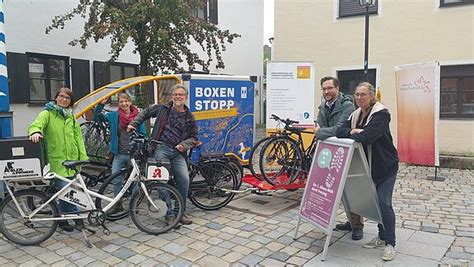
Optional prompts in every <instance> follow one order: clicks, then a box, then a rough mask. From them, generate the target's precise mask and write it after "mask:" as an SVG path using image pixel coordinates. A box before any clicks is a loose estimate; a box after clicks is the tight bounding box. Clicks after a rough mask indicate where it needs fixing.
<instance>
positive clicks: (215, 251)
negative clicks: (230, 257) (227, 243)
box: [206, 246, 229, 257]
mask: <svg viewBox="0 0 474 267" xmlns="http://www.w3.org/2000/svg"><path fill="white" fill-rule="evenodd" d="M228 252H229V250H228V249H226V248H221V247H216V246H214V247H210V248H208V249H207V250H206V253H208V254H210V255H214V256H216V257H222V256H224V255H225V254H227V253H228Z"/></svg>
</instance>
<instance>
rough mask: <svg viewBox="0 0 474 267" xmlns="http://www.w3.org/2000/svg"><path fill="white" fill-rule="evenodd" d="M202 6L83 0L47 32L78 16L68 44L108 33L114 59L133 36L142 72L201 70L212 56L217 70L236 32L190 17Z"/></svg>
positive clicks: (199, 0)
mask: <svg viewBox="0 0 474 267" xmlns="http://www.w3.org/2000/svg"><path fill="white" fill-rule="evenodd" d="M205 4H206V0H81V1H80V3H79V4H78V5H77V6H76V7H75V8H74V9H73V10H71V11H69V12H68V13H66V14H64V15H60V16H56V17H54V18H53V20H52V24H51V25H50V26H49V27H47V28H46V33H49V32H50V31H52V30H54V29H63V28H64V26H65V24H66V22H67V21H70V20H71V19H73V18H74V17H75V16H81V17H82V18H84V19H85V23H84V32H83V34H82V36H80V37H79V38H78V39H74V40H72V41H71V42H70V43H69V44H70V45H73V46H75V45H80V46H81V47H82V48H85V47H86V46H87V42H88V41H90V40H91V39H92V40H94V41H95V42H98V41H99V40H101V39H104V38H106V37H110V39H111V52H110V53H111V61H114V60H116V59H117V58H118V56H119V55H120V53H121V51H122V49H123V48H124V46H125V45H126V44H127V42H129V41H130V40H131V41H132V42H133V43H134V45H135V50H134V53H138V54H139V55H140V64H139V74H140V75H152V74H156V73H158V72H159V71H162V72H163V73H168V72H184V71H185V69H184V68H183V67H182V66H180V64H181V63H183V62H185V63H187V65H188V68H189V69H188V71H195V70H196V67H197V66H201V67H202V71H204V72H208V71H209V67H210V66H211V64H212V62H213V60H214V59H213V56H214V58H215V61H216V65H215V66H216V68H224V67H225V65H224V61H223V59H222V52H223V51H225V50H226V43H232V42H233V41H234V39H235V38H238V37H240V35H239V34H236V33H230V32H229V30H221V29H219V28H217V26H216V25H214V24H211V23H209V22H207V21H205V20H203V19H200V18H198V17H196V16H194V15H193V12H195V11H196V10H197V9H199V8H203V7H205ZM193 42H195V43H197V44H198V45H199V46H200V49H201V50H202V51H203V52H204V53H205V54H206V56H207V58H206V59H202V58H201V57H200V56H199V54H198V52H195V51H192V50H191V44H192V43H193ZM201 53H202V52H201Z"/></svg>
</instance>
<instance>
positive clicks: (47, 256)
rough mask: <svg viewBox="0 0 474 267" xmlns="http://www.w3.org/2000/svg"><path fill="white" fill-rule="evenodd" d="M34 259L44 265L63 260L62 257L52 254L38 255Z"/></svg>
mask: <svg viewBox="0 0 474 267" xmlns="http://www.w3.org/2000/svg"><path fill="white" fill-rule="evenodd" d="M36 258H37V259H39V260H41V261H42V262H44V263H46V264H52V263H55V262H57V261H60V260H62V259H63V257H61V256H59V255H58V254H56V253H54V252H46V253H44V254H39V255H37V256H36Z"/></svg>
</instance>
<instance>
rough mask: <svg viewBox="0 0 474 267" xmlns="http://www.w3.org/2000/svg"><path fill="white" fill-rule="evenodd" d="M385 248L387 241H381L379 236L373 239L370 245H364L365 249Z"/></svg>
mask: <svg viewBox="0 0 474 267" xmlns="http://www.w3.org/2000/svg"><path fill="white" fill-rule="evenodd" d="M383 247H385V241H383V240H382V239H380V238H379V237H378V236H377V237H375V238H374V239H372V240H371V241H370V242H369V243H366V244H364V248H383Z"/></svg>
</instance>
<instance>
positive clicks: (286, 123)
mask: <svg viewBox="0 0 474 267" xmlns="http://www.w3.org/2000/svg"><path fill="white" fill-rule="evenodd" d="M270 119H272V120H275V121H279V122H282V123H284V124H285V128H287V127H289V126H291V125H292V124H296V123H300V122H299V121H294V120H290V119H285V120H284V119H281V118H280V117H278V116H277V115H275V114H272V115H270Z"/></svg>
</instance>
